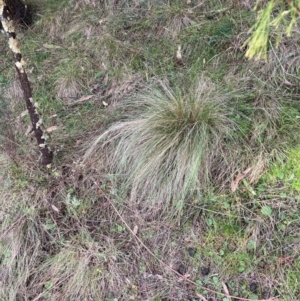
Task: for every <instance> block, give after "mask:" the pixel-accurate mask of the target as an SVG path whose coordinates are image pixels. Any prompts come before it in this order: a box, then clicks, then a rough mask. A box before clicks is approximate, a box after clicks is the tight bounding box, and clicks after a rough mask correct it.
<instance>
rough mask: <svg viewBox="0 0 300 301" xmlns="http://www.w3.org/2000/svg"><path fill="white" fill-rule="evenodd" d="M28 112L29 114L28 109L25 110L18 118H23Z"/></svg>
mask: <svg viewBox="0 0 300 301" xmlns="http://www.w3.org/2000/svg"><path fill="white" fill-rule="evenodd" d="M27 114H28V111H27V110H25V111H23V112H22V113H21V114H20V115H19V116H18V118H23V117H25V116H26V115H27Z"/></svg>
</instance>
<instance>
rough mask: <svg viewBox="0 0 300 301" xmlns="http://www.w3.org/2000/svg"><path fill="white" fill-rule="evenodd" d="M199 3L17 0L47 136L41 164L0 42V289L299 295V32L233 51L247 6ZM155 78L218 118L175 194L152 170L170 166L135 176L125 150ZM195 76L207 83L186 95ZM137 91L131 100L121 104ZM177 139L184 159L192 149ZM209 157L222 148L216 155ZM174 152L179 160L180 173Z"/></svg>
mask: <svg viewBox="0 0 300 301" xmlns="http://www.w3.org/2000/svg"><path fill="white" fill-rule="evenodd" d="M207 2H209V3H202V2H199V1H182V0H174V1H165V0H161V1H159V0H145V1H133V0H132V1H131V0H126V1H125V0H121V1H112V0H107V1H95V0H78V1H61V0H60V1H57V0H50V1H49V0H48V1H39V3H37V1H32V4H33V7H34V8H35V10H36V11H35V15H36V20H35V24H34V25H33V26H32V27H31V28H29V29H27V30H26V31H20V32H19V37H20V40H21V45H22V47H21V48H22V51H23V54H24V57H25V60H26V61H27V70H28V74H29V78H30V80H31V82H32V87H33V90H34V97H35V99H36V100H38V102H39V108H40V111H41V112H42V113H43V115H44V123H45V125H46V127H47V128H48V129H49V131H51V146H52V148H53V150H54V152H55V157H54V163H53V166H52V168H51V169H45V168H43V167H41V166H40V165H39V164H38V158H39V153H38V150H37V147H36V146H35V141H34V139H33V137H31V135H30V133H29V131H28V126H29V118H28V116H27V115H26V113H24V110H25V106H24V104H23V102H22V92H21V90H20V87H19V84H18V80H17V77H16V74H15V70H14V68H13V67H12V60H11V57H10V55H9V49H8V46H7V44H6V40H5V37H4V36H2V37H1V40H0V41H1V42H0V52H1V53H2V54H4V55H1V57H0V65H1V73H0V91H1V94H0V100H1V108H0V113H1V116H0V123H1V129H0V135H1V136H0V139H1V140H0V142H1V144H0V146H1V156H0V205H1V206H0V208H1V210H0V221H1V232H0V237H1V242H0V300H3V301H13V300H35V301H37V300H66V301H69V300H70V301H71V300H76V301H77V300H78V301H79V300H80V301H81V300H89V301H90V300H103V301H121V300H149V301H150V300H152V301H154V300H155V301H159V300H161V301H162V300H164V301H167V300H168V301H171V300H174V301H175V300H204V301H205V300H210V301H212V300H218V301H219V300H220V301H221V300H222V301H228V300H235V301H237V300H248V299H251V300H263V299H266V300H286V301H297V300H300V257H299V253H300V234H299V233H300V232H299V226H300V219H299V216H300V206H299V205H300V203H299V202H300V197H299V190H300V169H299V168H300V167H299V159H300V149H299V145H298V144H297V142H298V141H299V125H298V122H297V120H299V116H300V109H299V104H298V102H299V95H300V94H299V77H298V75H299V55H300V51H299V50H300V49H299V45H298V43H297V39H298V38H299V33H298V30H297V29H296V30H295V31H294V33H293V38H290V39H288V38H284V40H283V42H282V45H281V46H280V47H279V48H278V49H274V48H273V46H272V45H273V44H272V43H271V44H270V50H269V61H268V62H261V61H259V62H255V61H248V60H247V59H245V58H244V53H245V49H244V48H242V47H241V46H242V44H243V42H244V41H245V39H246V38H247V31H248V29H249V27H250V26H251V24H252V23H253V22H254V19H255V13H254V12H253V11H252V10H251V7H253V4H254V3H253V1H246V0H245V1H242V0H241V1H232V3H231V2H230V1H218V0H214V1H207ZM5 54H7V55H5ZM162 82H163V85H164V87H168V88H167V89H162V91H163V92H161V93H166V95H169V94H168V92H166V91H175V90H176V89H177V88H178V89H179V91H180V92H178V93H179V94H176V93H177V90H176V93H175V92H174V93H175V94H176V95H181V96H180V97H182V95H189V96H190V97H189V98H188V99H193V97H194V96H195V95H197V97H198V96H199V95H200V96H199V97H198V98H197V97H196V99H199V98H200V99H206V100H207V99H209V100H210V99H213V101H214V102H213V104H214V106H212V107H210V106H208V108H209V109H211V108H212V109H211V110H213V111H212V112H216V114H221V115H216V116H218V118H217V120H214V119H208V121H207V122H208V124H210V125H211V124H212V129H213V130H215V129H217V130H218V131H215V132H213V131H212V132H213V133H217V134H214V135H212V136H208V137H215V136H217V138H216V140H214V141H215V144H209V143H208V142H207V144H205V145H207V148H204V147H203V148H201V147H200V148H199V152H200V149H201V151H202V150H204V151H205V152H206V153H207V154H208V155H207V157H205V156H204V158H207V160H208V161H207V162H212V163H207V162H206V163H207V164H206V163H205V164H204V163H203V161H201V162H202V164H200V165H199V174H200V172H201V179H198V178H197V177H196V178H195V179H196V180H195V181H194V182H193V183H194V184H193V185H194V186H192V188H193V189H194V190H193V193H188V192H187V194H183V195H187V197H186V199H183V200H182V199H180V198H179V197H178V195H180V191H179V192H177V190H176V189H175V188H176V187H173V186H170V187H171V189H170V187H169V186H168V183H167V184H165V183H164V181H163V178H164V177H167V179H168V176H169V171H170V173H172V168H173V167H174V166H175V167H174V170H175V171H176V173H175V175H177V174H178V170H176V166H177V165H173V163H172V168H170V169H169V171H168V172H165V173H162V176H160V177H158V176H157V178H156V177H155V174H154V175H153V176H151V177H150V178H148V179H147V181H140V182H139V177H142V176H144V175H150V174H151V173H146V172H145V173H144V174H143V173H142V172H140V171H141V170H142V171H143V170H144V169H143V168H144V165H143V164H144V163H145V161H143V160H144V159H143V158H142V157H141V158H140V161H135V159H136V158H139V157H138V155H139V152H141V153H142V155H143V156H145V155H144V153H143V151H144V150H143V148H139V145H143V141H144V140H143V139H141V140H134V139H140V137H137V138H136V137H135V136H134V135H133V133H134V131H132V128H133V129H135V124H141V121H140V120H139V119H136V118H138V117H139V116H143V118H144V117H145V120H150V119H151V118H150V119H147V118H148V117H147V116H148V115H147V114H148V113H149V111H147V110H148V104H149V108H153V110H154V109H155V110H157V108H156V107H155V106H153V102H151V97H152V99H154V100H155V101H154V103H156V100H157V101H160V96H159V97H158V96H157V95H160V94H155V95H156V96H155V97H154V96H153V94H151V93H150V96H151V95H152V96H151V97H149V93H148V92H149V90H150V92H151V91H152V87H153V86H155V87H157V86H159V87H160V86H161V85H162V84H161V83H162ZM195 83H196V84H198V83H200V84H201V85H202V86H204V85H207V87H209V89H208V90H201V91H202V92H201V93H202V94H201V93H200V92H199V90H197V89H195V88H194V87H195ZM203 91H204V92H203ZM206 91H209V94H205V93H206ZM147 93H148V94H147ZM172 93H173V92H172ZM145 94H147V95H148V96H147V97H148V98H147V99H146V98H145V103H146V104H147V105H146V106H145V107H146V108H144V105H143V104H142V103H141V101H140V100H139V101H140V102H136V100H135V101H133V103H131V100H132V99H136V95H145ZM175 94H174V95H175ZM172 95H173V94H172ZM207 95H209V97H208V96H207ZM220 95H221V96H222V97H221V96H220ZM224 95H225V96H226V97H225V96H224ZM176 97H177V96H176ZM176 97H175V99H177V98H176ZM178 97H179V96H178ZM149 98H150V100H149ZM162 99H163V101H166V99H169V100H170V101H171V99H172V97H171V96H170V95H169V96H163V97H162ZM183 99H184V101H186V100H185V98H184V97H183ZM225 102H226V104H229V105H227V107H224V110H223V106H224V103H225ZM145 103H144V104H145ZM191 103H192V104H193V102H191ZM207 103H210V102H207V101H206V102H203V104H204V105H206V104H207ZM137 104H139V105H140V107H138V108H137ZM159 104H160V107H162V108H165V107H164V102H162V103H159ZM179 104H180V102H179ZM185 104H186V103H185ZM215 104H217V106H216V105H215ZM152 106H153V107H152ZM219 106H221V107H222V110H221V111H219V109H218V108H219ZM166 107H168V106H166ZM183 107H185V106H183ZM183 107H182V106H180V110H181V111H180V110H179V112H181V113H180V114H179V115H178V116H179V117H176V121H178V120H180V122H181V117H180V116H183V114H184V113H186V112H185V111H184V108H183ZM191 108H192V109H191V111H192V112H193V110H194V109H195V110H196V109H197V107H193V106H191ZM216 108H217V109H216ZM144 109H145V110H146V113H147V112H148V113H147V114H146V113H145V111H143V110H144ZM151 110H152V109H151ZM226 110H227V111H226ZM228 110H229V111H228ZM171 111H172V110H171ZM155 112H158V111H155ZM162 112H166V111H162ZM167 112H169V111H167ZM172 112H173V111H172ZM176 112H177V111H176ZM176 112H175V113H176ZM228 112H229V113H228ZM237 112H238V113H237ZM175 113H174V116H175V115H176V114H175ZM223 113H224V114H225V115H222V114H223ZM139 114H141V115H139ZM143 114H145V115H143ZM154 115H155V116H156V117H157V116H158V114H154ZM188 115H189V116H188V117H189V118H190V115H193V114H192V113H189V114H188ZM128 116H129V117H130V118H131V119H130V120H132V118H133V120H134V122H136V123H134V126H133V127H132V125H131V123H130V122H131V121H130V122H129V123H126V120H127V119H126V118H128ZM151 116H152V115H151ZM159 116H160V115H159ZM164 116H165V115H164ZM201 116H202V115H201ZM220 116H221V117H222V116H225V117H226V118H225V117H224V122H223V121H222V122H223V123H221V122H219V121H220V118H219V117H220ZM164 118H170V119H167V120H171V121H172V120H173V119H172V118H173V115H172V114H171V117H170V115H166V117H164ZM164 118H163V120H164ZM174 118H175V117H174ZM189 118H188V119H187V120H188V121H187V123H183V124H184V126H187V124H189V123H190V119H189ZM191 118H192V119H193V117H191ZM201 118H204V117H203V116H202V117H201ZM124 120H125V123H122V124H121V125H122V126H121V127H119V128H117V130H116V129H115V128H114V126H115V125H116V124H117V125H118V126H119V125H120V123H118V122H120V121H124ZM161 120H162V118H161V119H159V117H158V119H155V124H156V122H160V121H161ZM174 120H175V119H174ZM222 120H223V119H222ZM228 120H229V124H230V126H231V125H233V127H230V128H229V129H230V131H232V132H230V133H231V134H230V135H227V134H226V131H223V126H224V127H225V129H227V128H226V126H228ZM193 122H194V121H193ZM146 124H147V125H148V123H146ZM149 124H150V125H153V123H149ZM168 124H169V123H168ZM215 124H216V126H215ZM127 125H131V128H127V127H126V126H127ZM219 125H220V126H219ZM236 125H238V126H237V127H235V126H236ZM165 128H167V129H168V131H167V132H166V131H164V132H159V133H160V134H161V133H162V135H165V136H163V137H165V139H168V137H170V136H171V133H173V132H172V130H174V128H175V127H174V128H173V127H164V129H165ZM124 129H126V130H124ZM137 129H139V128H138V127H137ZM155 129H156V127H155V126H154V127H153V130H154V131H155ZM107 130H108V131H109V132H108V135H111V137H112V138H111V139H112V141H113V143H111V144H112V145H108V146H105V147H103V145H102V144H101V143H102V140H103V139H98V138H99V137H100V135H101V134H103V133H104V132H105V131H107ZM121 130H122V131H121ZM123 130H124V131H123ZM169 130H170V132H169ZM175 130H176V131H177V130H178V129H177V128H175ZM179 130H180V129H179ZM119 131H120V133H122V135H123V134H124V135H125V134H126V135H127V134H128V136H126V138H127V137H128V139H127V141H130V143H131V144H128V145H127V144H126V141H125V142H124V141H123V142H122V143H124V144H123V146H122V145H121V146H122V147H120V148H119V150H122V151H123V152H124V153H126V151H128V154H125V155H124V154H123V153H122V156H120V154H117V155H116V157H114V156H112V155H111V154H112V153H114V151H115V147H116V146H117V142H118V141H119V140H120V139H121V137H118V136H117V134H116V133H119ZM176 131H175V132H176ZM25 133H26V134H25ZM141 133H148V132H147V131H145V132H143V131H141ZM176 133H177V132H176ZM202 133H207V135H211V132H210V131H206V132H205V131H204V130H203V132H202ZM220 133H221V134H222V135H225V136H222V135H221V134H220ZM124 135H123V137H124ZM218 135H221V136H218ZM201 137H202V136H201ZM205 137H206V136H205ZM218 137H221V138H218ZM232 137H233V138H232ZM97 139H98V140H100V141H98V143H97V144H96V143H95V141H96V140H97ZM174 139H175V138H174ZM214 139H215V138H214ZM231 139H233V140H231ZM121 141H122V139H121ZM149 141H150V143H151V140H149ZM167 141H168V140H167ZM171 141H172V143H173V141H175V140H171ZM183 141H186V140H183ZM191 141H194V140H193V138H192V140H191ZM201 141H202V140H201ZM220 141H221V143H219V142H220ZM228 141H229V142H228ZM224 143H225V144H224ZM244 143H245V144H244ZM203 144H204V143H203ZM118 145H120V144H118ZM190 145H191V148H188V149H189V150H191V152H188V153H187V158H189V157H190V154H193V155H194V154H195V153H196V154H197V153H198V148H196V151H195V152H192V151H194V150H195V149H193V144H190ZM200 145H201V143H200ZM212 145H213V146H214V147H215V148H214V149H212ZM224 145H225V147H223V146H224ZM150 146H151V144H150ZM152 147H153V152H154V151H155V149H156V148H158V147H159V144H158V143H157V144H155V145H154V146H153V145H152ZM197 147H199V145H198V146H197ZM135 149H137V150H138V151H137V152H136V153H134V151H135ZM158 149H159V148H158ZM132 152H133V153H134V156H130V154H131V153H132ZM218 152H219V153H223V154H225V155H224V156H223V157H222V156H221V157H218V158H217V159H215V157H216V156H215V154H216V153H218ZM178 153H179V152H178ZM183 153H185V152H181V154H183ZM146 154H148V153H146ZM149 156H150V155H149ZM158 157H159V156H157V157H156V158H158ZM116 158H117V161H118V162H119V161H122V160H124V161H126V160H127V161H128V162H129V163H127V161H126V162H125V163H124V164H125V167H124V166H123V165H122V166H121V167H119V168H120V170H121V173H125V177H124V176H122V174H121V175H120V174H118V173H117V172H113V170H114V168H115V166H114V162H113V161H114V160H116ZM124 158H125V159H126V160H125V159H124ZM187 158H186V157H185V156H183V157H179V161H180V160H181V161H182V162H187V164H190V163H191V165H190V166H191V169H192V168H193V166H195V164H196V163H195V164H193V162H191V161H189V159H187ZM195 158H196V159H195V160H196V161H197V158H200V157H197V156H196V155H195ZM220 158H222V160H221V159H220ZM151 160H152V159H151V157H149V161H148V162H152V161H153V160H152V161H151ZM155 160H156V159H155V158H154V165H153V166H154V167H153V168H154V170H155V168H156V167H155V162H156V161H155ZM157 160H158V159H157ZM167 160H168V157H166V158H165V159H163V160H162V161H161V164H162V165H160V166H164V164H165V162H167ZM184 160H186V161H184ZM199 160H200V159H199ZM227 160H228V162H231V163H230V164H228V165H224V161H226V162H227ZM230 160H232V161H230ZM196 161H195V162H196ZM112 162H113V163H112ZM140 162H142V163H143V164H142V163H141V164H140ZM172 162H173V161H172ZM216 162H217V163H216ZM126 164H128V165H126ZM174 164H175V163H174ZM182 165H183V166H181V165H180V164H179V166H181V167H180V168H181V169H179V172H181V171H182V173H183V176H182V177H181V178H180V179H181V181H183V182H184V181H185V179H186V178H187V177H188V176H189V174H188V171H186V170H185V169H184V166H186V164H182ZM203 165H205V168H204V167H203ZM197 166H198V165H197ZM133 167H134V168H133ZM206 167H207V168H206ZM151 168H152V167H151ZM249 168H250V169H249ZM127 170H129V171H130V173H128V174H126V171H127ZM145 170H146V169H145ZM146 171H147V170H146ZM139 172H140V173H139ZM147 172H149V171H147ZM155 172H156V171H155ZM159 172H160V169H159V170H158V172H157V174H158V173H159ZM197 172H198V170H197ZM191 173H192V171H191ZM136 175H137V176H136ZM176 179H177V177H176V176H175V177H174V181H176ZM193 179H194V178H193ZM127 180H128V181H127ZM130 181H131V182H130ZM127 182H128V184H127ZM136 182H137V183H139V185H137V186H136V187H135V185H134V184H135V183H136ZM166 182H168V181H166ZM124 183H125V184H126V185H125V184H124ZM153 183H154V184H153ZM178 183H181V182H178ZM184 183H185V182H184ZM122 184H124V185H122ZM160 184H161V187H160V188H161V190H160V188H159V186H160ZM143 185H144V186H143ZM179 185H180V184H179ZM123 186H124V187H123ZM157 187H158V188H157ZM179 187H181V186H179ZM183 187H184V188H186V187H185V186H184V185H183ZM130 189H133V190H134V189H136V191H137V192H138V196H137V197H133V196H132V192H130V191H131V190H130ZM163 189H165V190H164V191H165V192H164V193H165V194H160V193H161V191H163ZM168 189H169V190H168ZM133 190H132V191H133ZM143 190H145V195H144V199H143V200H141V199H140V198H139V197H140V195H142V194H143ZM179 190H180V189H179ZM186 190H187V191H190V190H191V189H190V186H189V187H188V188H187V189H186ZM149 191H150V192H149ZM174 191H175V192H176V193H177V194H176V193H175V192H174ZM194 191H195V192H194ZM155 193H157V194H155ZM172 193H174V195H173V194H172ZM154 194H155V196H156V197H155V198H154V197H153V198H154V199H155V201H153V202H152V201H151V202H150V201H149V200H150V199H151V195H154ZM169 195H172V198H170V199H168V196H169ZM158 196H159V197H158ZM230 295H231V296H234V297H230Z"/></svg>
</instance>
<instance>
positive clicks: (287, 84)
mask: <svg viewBox="0 0 300 301" xmlns="http://www.w3.org/2000/svg"><path fill="white" fill-rule="evenodd" d="M284 84H285V85H286V86H288V87H295V85H294V84H292V83H291V82H289V81H288V80H285V81H284Z"/></svg>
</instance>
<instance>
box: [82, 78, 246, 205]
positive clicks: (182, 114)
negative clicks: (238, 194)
mask: <svg viewBox="0 0 300 301" xmlns="http://www.w3.org/2000/svg"><path fill="white" fill-rule="evenodd" d="M126 106H127V108H126ZM123 108H124V105H123ZM125 110H126V111H127V112H128V115H129V117H127V120H124V121H123V122H120V123H117V124H116V125H114V126H112V127H111V128H110V129H108V130H107V131H106V132H105V133H104V134H103V135H101V137H99V139H98V141H100V140H101V139H104V137H107V141H106V142H104V145H107V144H108V143H109V142H114V144H115V148H114V150H113V151H112V150H111V152H112V154H111V155H110V158H109V165H110V168H111V171H112V172H113V173H114V174H117V175H119V176H120V183H122V184H121V188H122V187H123V189H124V191H126V192H128V191H129V190H130V198H131V200H133V201H137V202H140V201H141V200H145V199H147V200H148V201H151V202H150V203H149V202H147V204H148V205H149V204H175V203H176V206H178V204H183V200H186V199H187V198H189V197H191V196H193V195H194V194H195V193H196V192H197V191H198V192H199V191H200V192H203V191H205V190H206V189H207V188H208V187H209V185H210V183H218V184H219V185H223V184H225V183H226V182H227V181H228V179H229V178H230V177H231V172H233V171H235V170H236V168H237V165H238V162H239V150H238V149H239V148H240V147H243V146H242V145H241V143H242V141H243V138H242V137H243V134H242V133H241V131H240V129H239V127H238V126H237V124H235V123H234V122H233V121H232V120H231V118H230V116H231V114H232V104H231V101H230V95H228V94H226V93H223V94H221V93H220V92H219V91H218V90H217V88H216V86H215V85H214V84H213V83H212V82H211V81H210V80H208V79H201V80H200V81H199V82H198V83H197V84H196V85H194V86H193V87H192V88H191V89H187V90H181V89H179V88H176V87H171V86H170V85H168V84H166V83H164V82H160V85H159V87H158V88H157V87H150V88H149V89H148V90H147V91H146V93H143V94H140V95H138V96H136V98H135V99H134V100H133V101H130V102H128V103H127V105H126V104H125ZM132 116H133V117H132ZM98 141H96V143H97V142H98ZM96 143H95V144H96ZM95 144H94V146H93V147H92V148H91V149H90V150H89V152H88V153H87V154H86V157H87V156H88V155H89V154H90V152H91V150H92V149H93V148H94V147H95ZM111 144H113V143H111ZM237 146H238V147H237ZM244 147H245V146H244ZM121 190H122V189H121ZM179 207H182V206H180V205H179Z"/></svg>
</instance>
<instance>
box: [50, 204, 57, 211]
mask: <svg viewBox="0 0 300 301" xmlns="http://www.w3.org/2000/svg"><path fill="white" fill-rule="evenodd" d="M51 208H52V209H53V210H54V211H55V212H59V209H58V208H57V207H56V206H54V205H51Z"/></svg>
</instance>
